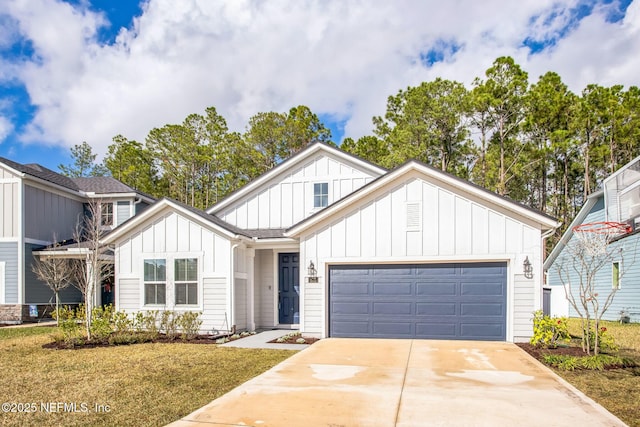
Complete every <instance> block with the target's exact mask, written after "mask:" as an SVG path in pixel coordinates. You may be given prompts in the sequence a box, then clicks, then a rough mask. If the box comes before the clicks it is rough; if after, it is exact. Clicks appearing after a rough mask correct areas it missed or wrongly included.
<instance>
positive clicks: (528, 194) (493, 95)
mask: <svg viewBox="0 0 640 427" xmlns="http://www.w3.org/2000/svg"><path fill="white" fill-rule="evenodd" d="M372 122H373V129H372V132H371V135H365V136H362V137H360V138H358V139H357V140H354V139H352V138H346V139H345V140H344V141H343V142H342V144H341V148H342V149H343V150H345V151H347V152H349V153H352V154H356V155H358V156H360V157H362V158H364V159H366V160H369V161H371V162H373V163H376V164H379V165H381V166H383V167H387V168H393V167H395V166H398V165H400V164H402V163H404V162H405V161H407V160H409V159H417V160H420V161H423V162H425V163H427V164H429V165H431V166H433V167H436V168H439V169H441V170H443V171H446V172H449V173H451V174H454V175H456V176H459V177H461V178H464V179H468V180H470V181H472V182H474V183H476V184H478V185H480V186H482V187H485V188H487V189H489V190H492V191H495V192H497V193H498V194H500V195H503V196H506V197H509V198H511V199H513V200H516V201H518V202H521V203H523V204H525V205H527V206H530V207H532V208H536V209H539V210H541V211H542V212H545V213H547V214H549V215H551V216H554V217H556V218H558V219H559V220H561V221H562V222H563V224H564V227H566V226H567V225H568V224H569V223H570V222H571V220H572V219H573V217H574V216H575V214H576V213H577V211H578V210H579V209H580V207H581V206H582V204H583V203H584V201H585V198H586V197H587V196H588V195H589V194H590V193H592V192H593V191H595V190H597V188H598V186H599V185H600V184H601V183H602V180H603V179H604V178H605V177H607V176H608V175H610V174H611V173H613V172H614V171H615V170H617V169H618V168H619V167H621V166H623V165H624V164H626V163H627V162H629V161H630V160H632V159H633V158H634V157H636V156H637V155H638V154H640V150H639V149H638V148H639V146H640V90H639V89H638V87H636V86H631V87H628V88H626V89H625V88H624V87H623V86H622V85H613V86H609V87H605V86H600V85H597V84H589V85H587V86H586V87H585V88H584V89H583V90H582V92H581V93H579V94H575V93H573V92H572V91H571V90H569V88H568V86H567V85H566V84H565V83H564V82H563V81H562V78H561V76H559V75H558V74H557V73H554V72H551V71H550V72H547V73H545V74H544V75H542V76H540V77H539V78H538V80H537V81H536V82H535V83H532V84H530V83H529V76H528V73H527V72H526V71H525V70H523V69H522V68H521V67H520V66H519V65H518V64H517V63H515V61H514V60H513V58H510V57H500V58H497V59H496V60H495V61H494V62H493V64H492V66H491V67H490V68H489V69H487V70H486V72H485V73H484V76H483V77H478V78H476V79H475V80H474V81H473V83H472V85H471V87H470V88H467V87H465V86H464V85H463V84H462V83H460V82H456V81H452V80H446V79H442V78H436V79H435V80H433V81H428V82H423V83H422V84H420V85H419V86H415V87H408V88H406V89H403V90H400V91H398V93H397V94H396V95H392V96H389V97H388V100H387V106H386V112H385V114H384V115H383V116H376V117H373V119H372ZM315 141H323V142H327V143H332V142H331V132H330V130H329V129H328V128H327V127H326V126H325V125H324V124H323V123H322V122H321V121H320V120H319V118H318V116H317V115H315V114H314V113H313V112H312V111H311V110H310V109H309V108H308V107H305V106H298V107H295V108H292V109H291V110H289V112H287V113H277V112H267V113H258V114H256V115H255V116H253V117H251V118H250V119H249V122H248V124H247V126H246V129H245V132H244V133H239V132H231V131H229V129H228V127H227V123H226V121H225V119H224V118H223V117H222V116H221V115H219V114H218V113H217V111H216V109H215V108H214V107H210V108H207V109H206V110H205V113H204V114H203V115H200V114H191V115H189V116H188V117H187V118H186V119H185V120H184V121H183V122H182V123H181V124H168V125H165V126H163V127H161V128H156V129H152V130H151V131H150V132H149V134H148V135H147V137H146V139H145V141H144V143H140V142H137V141H134V140H130V139H127V138H126V137H124V136H122V135H118V136H116V137H114V138H113V144H112V145H110V146H109V148H108V152H107V155H106V157H105V159H104V163H103V164H102V165H95V164H93V166H91V165H92V163H93V161H94V160H95V155H93V154H92V151H91V147H90V146H89V145H88V144H86V143H83V145H82V146H76V147H75V149H76V150H78V152H76V153H75V154H74V153H73V149H72V157H73V158H74V159H75V164H74V165H69V166H63V165H61V167H60V168H61V170H62V171H63V173H66V174H71V175H73V174H77V173H79V170H80V169H82V171H81V173H85V174H103V173H108V174H111V175H112V176H113V177H115V178H117V179H119V180H120V181H122V182H124V183H125V184H127V185H129V186H131V187H133V188H135V189H137V190H139V191H143V192H145V193H148V194H150V195H153V196H156V197H162V196H168V197H171V198H174V199H176V200H180V201H182V202H184V203H187V204H190V205H192V206H195V207H198V208H206V207H208V206H210V205H212V204H214V203H215V202H217V201H218V200H220V199H221V198H222V197H224V196H225V195H227V194H229V193H230V192H232V191H234V190H235V189H237V188H239V187H241V186H242V185H244V184H245V183H246V182H248V181H250V180H251V179H253V178H255V177H257V176H259V175H260V174H262V173H264V172H266V171H267V170H269V169H271V168H272V167H273V166H275V165H276V164H278V163H279V162H280V161H282V160H283V159H285V158H287V157H289V156H290V155H292V154H294V153H296V152H297V151H299V150H301V149H302V148H304V147H305V146H307V145H308V144H310V143H313V142H315ZM82 147H84V148H82ZM81 148H82V149H81ZM91 156H93V157H91ZM83 158H84V164H85V165H86V166H87V167H84V168H81V167H79V165H81V164H83V162H82V161H80V160H82V159H83ZM87 160H88V162H87ZM562 231H563V230H559V231H558V235H560V233H561V232H562Z"/></svg>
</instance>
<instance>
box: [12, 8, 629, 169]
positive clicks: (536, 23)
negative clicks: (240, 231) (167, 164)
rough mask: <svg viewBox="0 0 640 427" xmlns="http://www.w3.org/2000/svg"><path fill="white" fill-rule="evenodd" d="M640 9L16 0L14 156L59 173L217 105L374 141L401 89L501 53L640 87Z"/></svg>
mask: <svg viewBox="0 0 640 427" xmlns="http://www.w3.org/2000/svg"><path fill="white" fill-rule="evenodd" d="M638 2H640V0H635V1H631V0H624V1H613V0H607V1H595V0H593V1H581V0H565V1H551V0H522V1H518V2H513V1H510V0H486V1H483V2H477V1H475V0H463V1H461V2H435V1H421V0H404V1H402V2H388V1H384V0H372V1H371V2H362V3H356V2H343V1H341V0H325V1H308V2H299V1H297V0H273V1H269V2H261V1H256V0H244V1H241V0H226V1H223V0H220V1H215V2H212V1H207V0H182V1H180V2H175V1H173V0H150V1H148V2H138V3H136V2H135V1H127V0H120V1H116V0H69V1H61V0H29V1H27V0H6V1H4V2H3V3H2V5H0V61H1V64H0V65H1V66H0V156H3V157H8V158H10V159H12V160H15V161H18V162H21V163H40V164H43V165H45V166H47V167H49V168H51V169H54V170H56V169H57V166H58V164H60V163H63V164H66V163H69V162H70V158H69V148H70V147H71V146H73V145H74V144H79V143H81V142H82V141H87V142H88V143H89V144H91V145H92V146H93V147H94V148H95V151H96V152H97V153H99V154H100V155H102V154H104V152H105V151H106V147H107V146H108V145H109V144H110V143H111V138H112V137H113V136H115V135H117V134H122V135H124V136H126V137H128V138H131V139H136V140H139V141H143V140H144V138H145V136H146V134H147V133H148V132H149V130H151V129H152V128H154V127H158V126H163V125H164V124H167V123H179V122H181V121H182V120H183V119H184V118H185V117H186V116H187V115H188V114H190V113H202V112H204V109H205V108H206V107H208V106H215V107H216V108H217V110H218V112H219V113H220V114H222V116H224V117H225V118H226V119H227V121H228V123H229V126H230V128H231V129H232V130H237V131H243V130H244V127H245V125H246V123H247V120H248V119H249V117H251V116H252V115H254V114H256V113H258V112H262V111H282V112H284V111H287V110H288V109H289V108H291V107H293V106H296V105H307V106H309V107H310V108H311V109H312V111H314V112H315V113H316V114H318V115H319V116H320V118H321V119H322V120H323V122H324V123H325V125H326V126H328V127H329V128H330V129H331V130H332V134H333V136H334V140H335V141H336V142H340V140H341V139H342V138H343V137H345V136H350V137H353V138H358V137H360V136H363V135H367V134H371V130H372V124H371V118H372V117H373V116H374V115H383V114H384V111H385V104H386V99H387V97H388V96H389V95H394V94H395V93H397V91H398V90H400V89H404V88H406V87H407V86H411V85H417V84H419V83H420V82H422V81H427V80H431V79H434V78H435V77H443V78H448V79H453V80H458V81H461V82H463V83H465V84H466V85H470V83H471V81H472V80H473V78H474V77H477V76H482V74H483V73H484V71H485V70H486V69H487V68H488V67H489V66H490V65H491V63H492V62H493V60H494V59H495V58H496V57H498V56H501V55H510V56H513V57H514V58H515V59H516V61H517V62H518V63H519V64H520V65H521V66H522V67H523V68H524V69H525V70H527V71H528V72H529V75H530V80H531V81H532V82H534V81H535V79H536V78H537V76H539V75H541V74H543V73H544V72H546V71H549V70H551V71H556V72H558V73H559V74H560V75H561V76H562V77H563V79H564V80H565V82H566V83H567V84H569V86H570V88H571V89H572V90H574V91H576V92H579V91H580V90H581V89H582V88H583V87H584V86H585V85H586V84H587V83H599V84H603V85H611V84H618V83H620V84H624V85H627V86H628V85H639V84H640V82H639V81H638V80H640V78H639V77H638V73H637V70H638V69H640V59H639V57H640V55H638V54H637V53H638V51H640V5H638ZM365 3H366V4H365ZM449 3H451V4H449Z"/></svg>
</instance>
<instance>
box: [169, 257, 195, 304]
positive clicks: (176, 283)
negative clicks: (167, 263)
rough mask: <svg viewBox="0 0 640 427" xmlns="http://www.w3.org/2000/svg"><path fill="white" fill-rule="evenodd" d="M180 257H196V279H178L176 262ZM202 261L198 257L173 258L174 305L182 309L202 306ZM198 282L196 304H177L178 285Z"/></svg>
mask: <svg viewBox="0 0 640 427" xmlns="http://www.w3.org/2000/svg"><path fill="white" fill-rule="evenodd" d="M179 259H195V260H196V267H197V268H196V275H197V276H196V280H195V281H193V280H176V276H175V273H176V272H175V265H176V264H175V262H176V261H177V260H179ZM200 263H201V261H200V260H199V259H198V258H197V257H181V256H180V257H175V258H174V259H173V268H174V271H173V276H172V283H173V295H172V296H173V305H174V307H176V308H180V309H189V308H198V307H199V306H200V300H201V299H202V291H201V290H200V280H199V279H200V276H201V274H200V268H199V266H200ZM194 282H195V284H196V301H197V303H196V304H177V303H176V285H179V284H190V283H194Z"/></svg>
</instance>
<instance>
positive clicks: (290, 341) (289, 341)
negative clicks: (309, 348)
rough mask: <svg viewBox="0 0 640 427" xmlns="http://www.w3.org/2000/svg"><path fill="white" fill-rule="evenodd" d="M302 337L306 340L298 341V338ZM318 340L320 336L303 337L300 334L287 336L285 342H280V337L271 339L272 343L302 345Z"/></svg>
mask: <svg viewBox="0 0 640 427" xmlns="http://www.w3.org/2000/svg"><path fill="white" fill-rule="evenodd" d="M300 338H304V342H303V343H302V342H296V340H298V339H300ZM316 341H320V338H311V337H301V336H300V335H298V336H294V337H287V339H286V340H285V341H284V342H280V341H278V338H276V339H275V340H271V341H269V343H270V344H300V345H305V344H307V345H309V344H313V343H314V342H316Z"/></svg>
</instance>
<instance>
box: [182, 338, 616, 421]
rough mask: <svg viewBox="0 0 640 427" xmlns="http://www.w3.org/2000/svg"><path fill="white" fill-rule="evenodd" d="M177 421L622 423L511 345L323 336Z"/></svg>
mask: <svg viewBox="0 0 640 427" xmlns="http://www.w3.org/2000/svg"><path fill="white" fill-rule="evenodd" d="M171 425H172V426H176V427H178V426H180V427H182V426H189V427H194V426H257V427H273V426H303V427H312V426H326V427H342V426H344V427H347V426H363V427H364V426H366V427H372V426H381V427H382V426H384V427H392V426H425V425H429V426H459V425H464V426H510V425H518V426H527V425H528V426H570V425H577V426H581V427H586V426H622V425H624V424H623V423H622V422H621V421H620V420H618V419H617V418H616V417H614V416H613V415H611V414H610V413H609V412H607V411H606V410H605V409H603V408H602V407H601V406H599V405H598V404H596V403H595V402H593V401H592V400H590V399H589V398H587V397H586V396H584V395H583V394H582V393H580V392H579V391H577V390H576V389H575V388H573V387H572V386H571V385H569V384H568V383H566V382H565V381H564V380H562V379H560V378H559V377H558V376H557V375H555V374H554V373H553V372H551V371H550V370H549V369H547V368H546V367H544V366H543V365H541V364H540V363H538V362H537V361H536V360H535V359H533V358H531V357H530V356H529V355H528V354H527V353H525V352H524V351H522V350H521V349H520V348H519V347H517V346H516V345H514V344H509V343H496V342H477V341H431V340H370V339H333V338H330V339H325V340H322V341H319V342H317V343H316V344H314V345H312V346H311V347H309V348H308V349H306V350H304V351H302V352H300V353H297V354H295V355H294V356H292V357H291V358H289V359H287V360H286V361H284V362H282V363H280V364H279V365H277V366H275V367H274V368H273V369H271V370H269V371H267V372H265V373H264V374H262V375H260V376H258V377H256V378H254V379H252V380H251V381H248V382H246V383H245V384H242V385H241V386H239V387H238V388H236V389H234V390H232V391H231V392H229V393H228V394H226V395H224V396H222V397H220V398H218V399H216V400H214V401H213V402H211V403H210V404H208V405H207V406H205V407H203V408H201V409H199V410H198V411H196V412H194V413H192V414H190V415H188V416H187V417H185V418H184V419H182V420H180V421H177V422H175V423H173V424H171Z"/></svg>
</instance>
